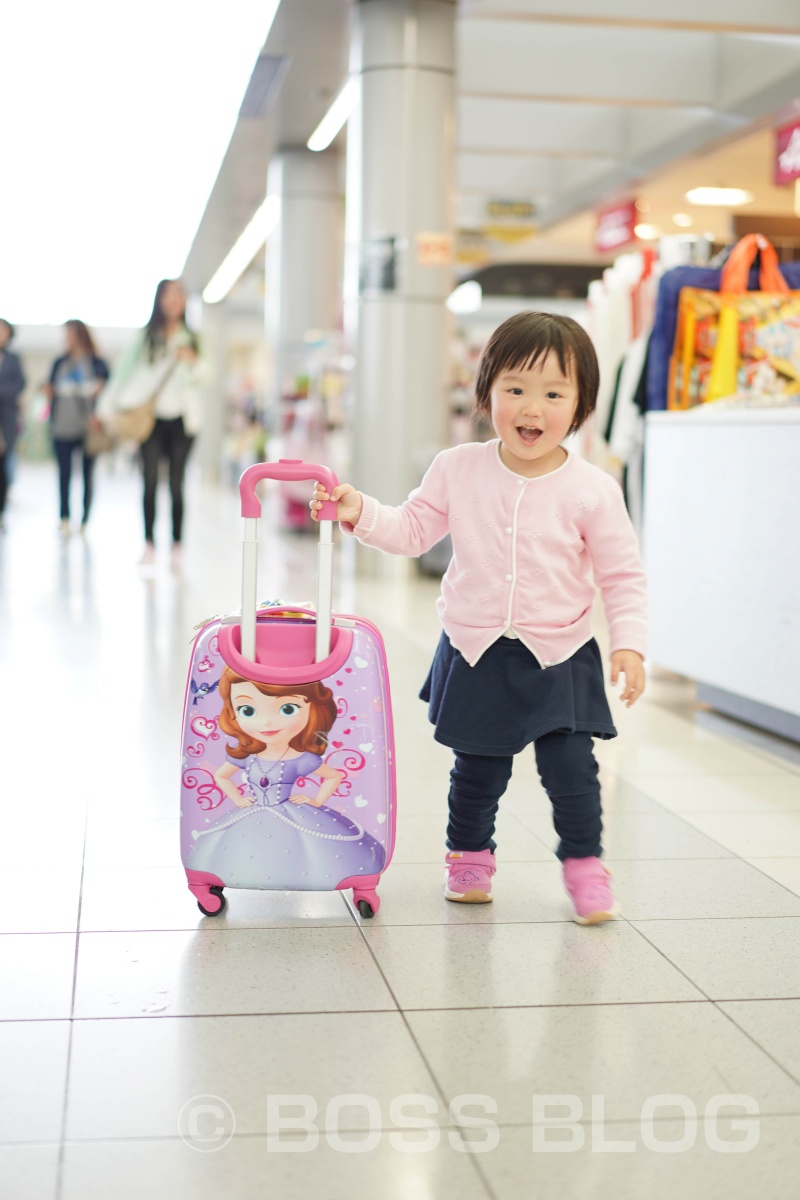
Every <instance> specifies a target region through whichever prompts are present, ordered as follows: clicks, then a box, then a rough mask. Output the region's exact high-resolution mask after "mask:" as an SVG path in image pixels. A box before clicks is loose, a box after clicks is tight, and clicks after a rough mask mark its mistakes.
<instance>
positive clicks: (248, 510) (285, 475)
mask: <svg viewBox="0 0 800 1200" xmlns="http://www.w3.org/2000/svg"><path fill="white" fill-rule="evenodd" d="M262 479H279V480H281V481H282V482H293V483H294V482H300V481H301V480H303V479H308V480H315V481H319V483H321V484H322V485H323V486H324V488H325V491H326V492H327V493H328V494H329V495H330V493H331V492H332V491H333V489H334V488H335V487H336V485H337V483H338V482H339V480H338V479H337V478H336V476H335V475H334V473H333V471H331V469H330V468H329V467H323V466H320V464H319V463H307V462H303V460H302V458H281V459H278V461H277V462H265V463H255V465H254V466H252V467H248V468H247V470H246V471H245V472H244V474H243V475H242V477H241V479H240V480H239V495H240V496H241V498H242V516H243V517H260V516H261V501H260V500H259V498H258V496H257V494H256V484H257V483H260V482H261V480H262ZM319 519H320V521H335V520H336V504H335V503H334V502H333V501H331V500H326V501H325V503H324V504H323V505H322V508H321V509H320V512H319Z"/></svg>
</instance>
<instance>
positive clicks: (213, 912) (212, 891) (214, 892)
mask: <svg viewBox="0 0 800 1200" xmlns="http://www.w3.org/2000/svg"><path fill="white" fill-rule="evenodd" d="M208 891H209V895H211V896H216V897H217V899H218V900H219V903H218V904H217V906H216V908H206V906H205V905H204V904H201V903H200V901H199V900H198V901H197V907H198V908H199V909H200V912H201V913H202V914H203V916H204V917H218V916H219V915H220V913H221V912H224V911H225V905H226V904H227V903H228V901H227V900H226V899H225V897H224V896H223V894H222V888H221V887H218V886H217V885H214V886H212V887H210V888H209V889H208Z"/></svg>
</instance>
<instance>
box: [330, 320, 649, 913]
mask: <svg viewBox="0 0 800 1200" xmlns="http://www.w3.org/2000/svg"><path fill="white" fill-rule="evenodd" d="M598 381H599V372H598V366H597V357H596V355H595V352H594V348H593V346H592V344H591V341H590V340H589V337H588V335H587V334H586V333H585V332H584V330H583V329H582V328H581V326H580V325H578V324H577V323H576V322H575V321H573V320H571V319H570V318H569V317H560V316H551V315H549V314H547V313H520V314H518V315H517V316H514V317H512V318H511V319H510V320H508V321H505V322H504V323H503V324H502V325H501V326H500V327H499V329H497V330H495V332H494V334H493V335H492V337H491V338H490V340H489V342H488V344H487V346H486V348H485V350H484V352H483V355H482V358H481V362H480V366H479V370H478V378H477V381H476V387H475V391H476V407H477V412H478V413H479V414H485V415H487V416H489V417H490V419H491V422H492V425H493V426H494V430H495V432H496V433H497V435H498V436H497V439H496V440H495V441H490V442H484V443H477V442H475V443H471V444H468V445H464V446H456V447H455V448H453V449H451V450H445V451H443V453H441V454H439V455H438V456H437V458H436V459H435V460H434V462H433V464H432V465H431V467H430V470H429V471H428V473H427V474H426V476H425V478H424V479H423V481H422V484H421V486H420V487H419V488H417V489H416V490H415V491H414V492H412V493H411V495H410V496H409V498H408V500H406V502H405V503H404V504H402V505H400V506H399V507H396V508H395V507H389V506H386V505H382V504H380V503H379V502H378V501H377V500H375V499H373V498H372V497H371V496H365V495H361V494H360V493H359V492H357V491H356V490H355V489H354V488H353V487H351V486H350V484H346V483H345V484H340V485H339V486H338V487H336V488H335V489H334V490H333V492H332V493H331V496H330V499H333V500H335V501H337V502H338V517H339V520H340V522H341V523H342V528H343V529H344V530H345V532H348V533H354V534H355V536H356V537H357V538H358V539H359V541H361V542H363V543H364V544H365V545H369V546H375V547H377V548H378V549H379V550H384V551H387V552H388V553H392V554H406V555H418V554H421V553H422V552H423V551H424V550H426V549H428V547H430V546H432V545H434V544H435V543H436V542H438V541H439V540H440V539H441V538H442V537H444V535H445V534H446V533H450V535H451V537H452V540H453V558H452V561H451V563H450V566H449V567H448V569H447V573H446V574H445V577H444V580H443V581H442V592H441V595H440V597H439V600H438V601H437V608H438V611H439V616H440V618H441V622H442V625H443V627H444V631H443V633H442V636H441V640H440V642H439V645H438V648H437V650H436V655H435V657H434V660H433V664H432V666H431V669H430V672H429V674H428V678H427V679H426V681H425V684H424V686H423V688H422V691H421V692H420V697H421V699H423V700H425V701H426V702H427V703H428V715H429V718H430V720H431V722H432V723H433V725H434V726H435V732H434V737H435V738H436V740H437V741H439V742H442V743H443V744H444V745H446V746H450V747H451V748H452V749H453V750H454V752H455V765H454V766H453V769H452V771H451V773H450V780H451V786H450V794H449V809H450V819H449V823H448V826H447V842H446V845H447V847H448V853H447V855H446V856H445V863H446V868H445V893H444V894H445V896H446V897H447V899H448V900H457V901H466V902H467V903H479V904H480V903H486V902H487V901H489V900H491V899H492V876H493V875H494V873H495V857H494V851H495V841H494V837H493V834H494V823H495V815H496V813H497V808H498V803H499V800H500V797H501V796H502V795H503V793H504V792H505V790H506V787H507V785H508V781H509V779H510V777H511V768H512V761H513V756H514V755H515V754H517V753H519V752H520V751H521V750H522V749H523V748H524V747H525V746H527V745H528V743H529V742H533V744H534V748H535V752H536V764H537V767H538V770H539V775H540V777H541V780H542V784H543V786H544V788H545V790H546V792H547V794H548V796H549V798H550V801H551V803H552V805H553V823H554V825H555V829H556V832H557V834H558V836H559V839H560V842H559V846H558V849H557V851H556V853H557V855H558V858H559V859H560V860H561V862H562V864H563V871H564V884H565V886H566V889H567V892H568V893H569V895H570V898H571V899H572V903H573V905H574V909H575V920H576V921H578V922H579V923H580V924H584V925H594V924H597V923H599V922H601V921H607V920H610V919H611V918H613V917H614V916H615V915H616V914H617V913H618V912H619V908H618V905H617V902H616V900H615V898H614V895H613V892H612V890H611V883H610V878H611V877H610V873H609V872H608V871H607V870H606V868H605V867H604V866H603V864H602V863H601V861H600V855H601V853H602V848H601V844H600V833H601V830H602V821H601V805H600V788H599V784H598V779H597V770H598V768H597V763H596V761H595V758H594V755H593V753H592V738H593V737H600V738H612V737H616V730H615V728H614V724H613V722H612V719H611V713H610V710H609V707H608V702H607V700H606V695H605V689H604V683H603V670H602V663H601V657H600V652H599V649H598V646H597V643H596V642H595V640H594V638H593V637H592V631H591V615H592V604H593V600H594V596H595V588H594V586H593V584H592V581H591V579H590V570H591V572H592V573H593V576H594V583H595V584H596V585H597V586H598V587H599V588H600V591H601V593H602V596H603V601H604V604H605V609H606V614H607V617H608V622H609V626H610V632H611V682H612V684H615V683H616V682H617V680H618V678H619V676H620V675H621V674H622V675H624V676H625V687H624V690H623V692H622V700H623V701H624V702H625V704H626V705H627V706H628V707H630V705H631V704H633V703H634V702H635V701H636V700H637V699H638V698H639V696H640V695H641V694H642V691H643V689H644V667H643V656H644V652H645V632H646V630H645V580H644V572H643V569H642V564H641V560H640V557H639V550H638V546H637V541H636V536H635V534H634V531H633V527H632V526H631V523H630V520H629V518H628V515H627V512H626V510H625V505H624V502H623V499H622V493H621V491H620V488H619V487H618V485H617V484H616V482H615V481H614V480H613V479H612V478H611V477H610V476H609V475H606V474H605V473H604V472H603V471H601V470H600V469H599V468H597V467H594V466H592V465H590V464H589V463H588V462H586V461H585V460H584V459H581V458H579V457H578V456H577V455H576V454H574V453H572V451H568V450H566V449H565V448H564V447H563V446H562V445H561V442H562V441H563V439H564V438H565V437H566V436H567V435H568V434H570V433H574V432H575V431H576V430H577V429H579V428H580V426H581V425H582V424H583V422H584V421H585V420H586V418H587V417H588V416H589V414H590V413H591V412H592V411H593V409H594V406H595V403H596V399H597V388H598ZM328 498H329V497H328V495H327V493H326V492H325V491H324V490H323V489H322V488H321V487H320V486H319V485H317V487H316V489H315V492H314V499H313V500H312V502H311V508H312V515H313V516H314V517H315V518H317V517H318V513H317V511H316V510H318V509H319V507H320V506H321V503H322V501H323V500H327V499H328Z"/></svg>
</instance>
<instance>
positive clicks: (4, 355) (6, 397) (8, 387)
mask: <svg viewBox="0 0 800 1200" xmlns="http://www.w3.org/2000/svg"><path fill="white" fill-rule="evenodd" d="M13 336H14V326H13V325H12V324H11V323H10V322H9V321H5V320H3V319H0V531H2V530H3V528H4V514H5V510H6V494H7V492H8V475H7V470H8V459H9V456H10V455H11V453H12V451H13V449H14V442H15V441H16V440H17V429H18V427H19V398H20V395H21V394H22V392H23V391H24V388H25V376H24V375H23V374H22V367H21V366H20V363H19V359H18V358H17V356H16V354H12V353H11V351H10V350H9V349H8V344H9V342H10V341H11V339H12V338H13Z"/></svg>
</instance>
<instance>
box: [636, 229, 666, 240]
mask: <svg viewBox="0 0 800 1200" xmlns="http://www.w3.org/2000/svg"><path fill="white" fill-rule="evenodd" d="M633 232H634V233H635V234H636V236H637V238H640V239H641V240H642V241H643V242H654V241H655V240H656V238H660V237H661V230H660V229H659V228H658V226H657V225H635V226H634V228H633Z"/></svg>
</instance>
